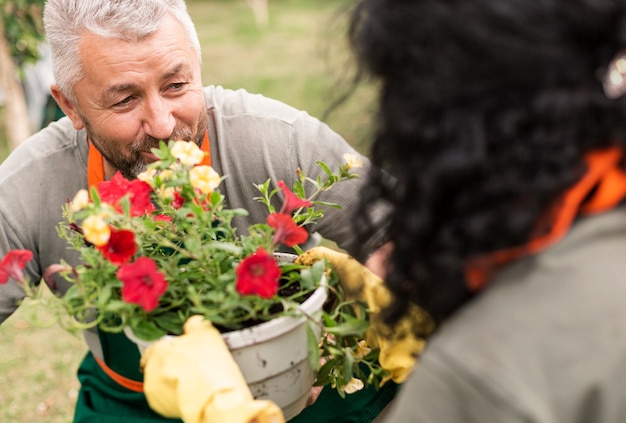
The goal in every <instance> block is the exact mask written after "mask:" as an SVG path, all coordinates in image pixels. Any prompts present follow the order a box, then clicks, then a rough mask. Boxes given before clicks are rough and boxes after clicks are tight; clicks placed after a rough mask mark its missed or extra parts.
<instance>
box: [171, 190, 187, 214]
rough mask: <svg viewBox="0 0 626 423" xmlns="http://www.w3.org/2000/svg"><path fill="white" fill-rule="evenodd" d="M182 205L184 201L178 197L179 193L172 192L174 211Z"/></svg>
mask: <svg viewBox="0 0 626 423" xmlns="http://www.w3.org/2000/svg"><path fill="white" fill-rule="evenodd" d="M184 204H185V199H184V198H183V196H182V195H180V192H178V191H174V199H173V200H172V207H174V208H175V209H176V210H178V209H180V208H181V207H182V206H183V205H184Z"/></svg>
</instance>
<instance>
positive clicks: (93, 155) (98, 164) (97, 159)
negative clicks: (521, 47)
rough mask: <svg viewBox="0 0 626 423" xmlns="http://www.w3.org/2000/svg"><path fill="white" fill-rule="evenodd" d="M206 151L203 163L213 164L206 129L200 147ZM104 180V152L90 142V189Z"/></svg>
mask: <svg viewBox="0 0 626 423" xmlns="http://www.w3.org/2000/svg"><path fill="white" fill-rule="evenodd" d="M200 148H201V149H202V151H204V153H205V155H204V159H202V163H200V164H201V165H207V166H211V145H210V142H209V131H205V133H204V138H203V139H202V146H201V147H200ZM103 181H104V158H103V157H102V154H100V152H99V151H98V150H97V149H96V148H95V147H94V146H93V143H91V142H90V143H89V157H88V159H87V183H88V185H89V189H91V187H96V186H97V185H98V183H100V182H103Z"/></svg>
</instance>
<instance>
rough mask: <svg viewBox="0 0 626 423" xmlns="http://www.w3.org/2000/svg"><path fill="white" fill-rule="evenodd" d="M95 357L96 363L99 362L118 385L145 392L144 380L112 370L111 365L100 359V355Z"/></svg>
mask: <svg viewBox="0 0 626 423" xmlns="http://www.w3.org/2000/svg"><path fill="white" fill-rule="evenodd" d="M94 358H95V359H96V363H98V365H99V366H100V368H101V369H102V371H103V372H104V373H106V374H107V376H109V377H110V378H111V379H113V380H114V381H115V382H117V384H118V385H121V386H123V387H124V388H126V389H128V390H129V391H133V392H143V382H139V381H137V380H132V379H129V378H127V377H124V376H122V375H121V374H119V373H116V372H115V371H114V370H112V369H111V368H110V367H109V366H107V365H106V363H105V362H104V361H102V360H100V359H99V358H98V357H96V356H94Z"/></svg>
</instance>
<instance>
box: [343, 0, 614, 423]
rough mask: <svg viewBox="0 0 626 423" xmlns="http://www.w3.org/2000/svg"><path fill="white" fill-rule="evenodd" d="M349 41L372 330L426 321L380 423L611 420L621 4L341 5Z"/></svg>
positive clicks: (503, 0)
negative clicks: (379, 281) (366, 139)
mask: <svg viewBox="0 0 626 423" xmlns="http://www.w3.org/2000/svg"><path fill="white" fill-rule="evenodd" d="M350 38H351V42H352V46H353V48H354V50H355V52H356V54H357V56H358V58H359V62H360V65H361V70H362V73H363V74H369V75H371V76H373V77H374V78H375V79H377V80H378V81H379V82H380V97H379V110H378V115H377V119H376V121H377V128H376V133H375V139H374V144H373V149H372V152H371V157H372V160H373V163H374V164H375V165H377V166H378V167H380V168H381V169H385V170H386V172H387V173H383V172H380V173H372V174H371V175H370V176H369V184H366V188H365V190H364V191H363V199H362V208H361V209H360V211H359V213H358V217H359V219H358V220H356V221H355V227H357V228H358V230H359V231H361V233H362V234H364V236H365V234H367V233H368V223H369V222H368V219H367V216H368V210H369V209H370V207H371V206H372V205H373V204H375V203H380V202H382V203H385V204H387V205H389V206H391V209H392V215H391V218H390V219H389V225H388V234H389V240H390V244H391V245H392V246H393V247H392V253H391V254H390V255H389V257H388V259H387V263H386V265H387V274H386V277H385V280H386V283H387V284H388V286H389V289H390V290H391V291H392V292H393V294H394V302H393V303H392V304H391V306H390V307H388V308H387V309H386V310H385V318H386V321H387V323H389V324H390V325H393V324H394V323H396V322H398V321H399V320H400V319H401V318H402V317H403V316H404V314H405V311H406V310H407V309H408V307H409V306H410V305H411V304H416V305H418V306H419V307H422V308H423V309H425V310H426V311H428V312H429V313H430V315H431V316H432V317H433V319H434V320H435V321H436V323H437V328H436V330H435V332H434V333H433V334H432V335H430V336H429V343H428V345H427V347H426V350H425V351H424V353H423V355H422V357H421V360H420V363H419V364H418V365H417V367H416V368H415V370H414V372H413V374H412V375H411V378H410V380H409V381H408V382H407V384H406V385H405V386H404V387H403V389H402V392H401V394H400V397H399V398H398V399H397V401H396V403H397V404H395V406H394V409H393V410H392V412H391V415H390V417H389V421H393V422H409V421H410V422H446V423H448V422H464V423H472V422H480V423H484V422H537V423H539V422H540V423H544V422H545V423H548V422H603V423H604V422H616V423H617V422H624V421H626V305H625V304H626V209H625V208H624V207H623V203H624V201H623V200H624V198H625V197H626V174H625V173H624V150H625V145H626V96H625V95H623V94H624V91H626V88H624V78H626V76H625V75H624V73H626V1H622V0H551V1H547V0H541V1H539V0H537V1H533V0H463V1H459V0H361V1H360V2H359V3H358V5H357V7H356V9H355V10H354V12H353V15H352V21H351V27H350ZM389 175H391V176H392V178H390V177H389ZM418 332H419V331H418ZM417 335H429V334H427V333H417Z"/></svg>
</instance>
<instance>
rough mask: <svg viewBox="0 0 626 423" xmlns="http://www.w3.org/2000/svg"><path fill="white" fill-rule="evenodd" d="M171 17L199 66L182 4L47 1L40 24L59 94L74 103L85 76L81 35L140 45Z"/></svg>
mask: <svg viewBox="0 0 626 423" xmlns="http://www.w3.org/2000/svg"><path fill="white" fill-rule="evenodd" d="M168 14H171V15H172V16H173V17H174V18H175V19H176V20H177V21H178V22H180V24H181V25H182V26H183V28H184V30H185V33H186V34H187V38H189V41H190V43H191V45H192V47H193V48H194V49H195V50H196V51H197V53H198V59H199V60H200V61H201V62H202V54H201V51H200V41H199V39H198V34H197V32H196V28H195V26H194V24H193V22H192V20H191V17H190V16H189V13H188V12H187V6H186V4H185V1H184V0H48V1H46V4H45V8H44V14H43V21H44V29H45V32H46V38H47V40H48V43H50V48H51V50H52V71H53V74H54V79H55V81H56V84H57V85H58V86H59V89H60V90H61V92H62V93H63V94H64V95H65V96H66V97H67V98H68V99H69V100H70V101H72V102H73V103H76V93H75V91H74V84H76V82H78V81H80V80H81V79H82V77H83V76H84V74H83V72H84V70H83V68H82V65H81V62H80V57H79V43H80V39H81V36H82V35H84V34H88V33H91V34H95V35H98V36H101V37H110V38H119V39H122V40H127V41H139V40H141V39H142V38H144V37H146V36H148V35H150V34H152V33H153V32H155V31H156V30H157V29H159V26H160V24H161V22H162V21H163V19H164V18H165V17H166V16H167V15H168Z"/></svg>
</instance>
